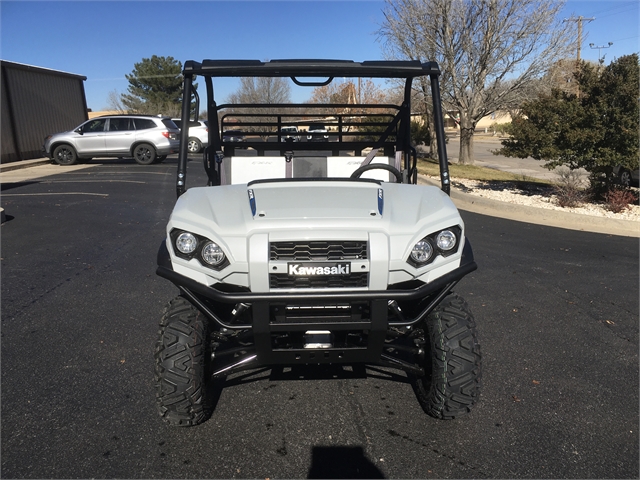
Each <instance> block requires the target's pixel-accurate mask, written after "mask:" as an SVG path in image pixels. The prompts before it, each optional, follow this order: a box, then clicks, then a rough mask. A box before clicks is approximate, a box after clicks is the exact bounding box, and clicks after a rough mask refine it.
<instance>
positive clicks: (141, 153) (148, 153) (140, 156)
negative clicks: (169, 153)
mask: <svg viewBox="0 0 640 480" xmlns="http://www.w3.org/2000/svg"><path fill="white" fill-rule="evenodd" d="M133 158H134V159H135V161H136V163H137V164H138V165H151V164H152V163H153V162H155V160H156V149H155V148H153V146H152V145H149V144H148V143H141V144H140V145H136V147H135V148H134V149H133Z"/></svg>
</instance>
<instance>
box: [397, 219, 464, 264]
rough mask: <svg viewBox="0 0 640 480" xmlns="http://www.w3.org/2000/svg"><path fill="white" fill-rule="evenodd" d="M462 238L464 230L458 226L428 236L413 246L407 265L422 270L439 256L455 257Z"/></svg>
mask: <svg viewBox="0 0 640 480" xmlns="http://www.w3.org/2000/svg"><path fill="white" fill-rule="evenodd" d="M461 236H462V229H461V228H460V227H458V226H455V227H449V228H445V229H444V230H440V231H438V232H435V233H432V234H431V235H427V236H426V237H424V238H423V239H421V240H420V241H418V242H417V243H416V244H415V245H414V246H413V248H412V249H411V253H410V255H409V258H408V259H407V263H409V265H411V266H413V267H415V268H420V267H424V266H425V265H427V264H429V263H430V262H432V261H433V260H434V259H435V258H436V257H438V256H441V257H448V256H449V255H453V254H454V253H456V252H457V251H458V248H459V246H460V238H461Z"/></svg>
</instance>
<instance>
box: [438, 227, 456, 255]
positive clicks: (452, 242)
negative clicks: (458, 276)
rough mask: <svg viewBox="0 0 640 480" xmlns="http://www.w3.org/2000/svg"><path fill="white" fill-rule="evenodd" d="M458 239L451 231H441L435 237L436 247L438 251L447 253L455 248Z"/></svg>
mask: <svg viewBox="0 0 640 480" xmlns="http://www.w3.org/2000/svg"><path fill="white" fill-rule="evenodd" d="M457 241H458V239H457V238H456V234H455V233H453V232H452V231H451V230H443V231H441V232H440V233H438V235H436V245H437V246H438V248H439V249H440V250H443V251H445V252H448V251H449V250H451V249H452V248H453V247H455V246H456V243H457Z"/></svg>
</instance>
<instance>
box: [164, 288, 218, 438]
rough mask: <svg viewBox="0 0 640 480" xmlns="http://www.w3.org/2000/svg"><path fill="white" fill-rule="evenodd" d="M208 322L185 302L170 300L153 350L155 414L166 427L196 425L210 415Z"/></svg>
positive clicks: (210, 383)
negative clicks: (167, 425) (158, 415)
mask: <svg viewBox="0 0 640 480" xmlns="http://www.w3.org/2000/svg"><path fill="white" fill-rule="evenodd" d="M209 331H210V328H209V321H208V319H207V318H206V317H205V316H204V315H202V313H200V312H199V311H198V310H197V309H196V308H195V307H194V306H193V305H191V304H190V303H189V302H188V301H187V300H186V299H184V298H182V297H177V298H175V299H173V300H172V301H171V302H169V304H168V305H167V307H166V308H165V310H164V314H163V315H162V319H161V321H160V331H159V332H158V335H159V338H158V341H157V344H156V349H155V363H156V368H155V380H156V400H157V407H158V413H160V416H161V417H162V418H163V419H164V420H165V421H166V422H167V423H169V424H171V425H174V426H180V427H189V426H193V425H199V424H201V423H202V422H204V421H206V420H207V419H208V418H209V417H210V416H211V413H212V412H213V394H212V389H211V386H212V382H213V379H212V378H211V368H210V364H211V344H210V338H209Z"/></svg>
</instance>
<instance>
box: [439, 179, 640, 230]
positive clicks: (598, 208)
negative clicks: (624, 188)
mask: <svg viewBox="0 0 640 480" xmlns="http://www.w3.org/2000/svg"><path fill="white" fill-rule="evenodd" d="M431 178H432V180H434V181H436V182H439V178H436V177H431ZM451 185H452V187H453V188H455V189H458V190H459V191H461V192H464V193H468V194H470V195H476V196H479V197H484V198H489V199H492V200H498V201H501V202H509V203H514V204H519V205H528V206H530V207H538V208H547V209H551V210H561V211H564V212H572V213H579V214H583V215H594V216H600V217H608V218H615V219H620V220H632V221H639V220H640V206H639V205H630V206H629V208H628V209H626V210H624V211H622V212H620V213H613V212H611V211H610V210H609V209H608V208H607V205H606V204H605V203H584V204H582V206H580V207H576V208H568V207H560V206H558V205H557V203H556V196H555V194H554V190H553V187H552V186H548V187H545V186H542V185H541V186H530V187H528V188H527V189H526V190H523V189H521V188H518V187H517V186H516V184H514V183H511V182H482V181H478V180H466V179H456V180H452V182H451Z"/></svg>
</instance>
